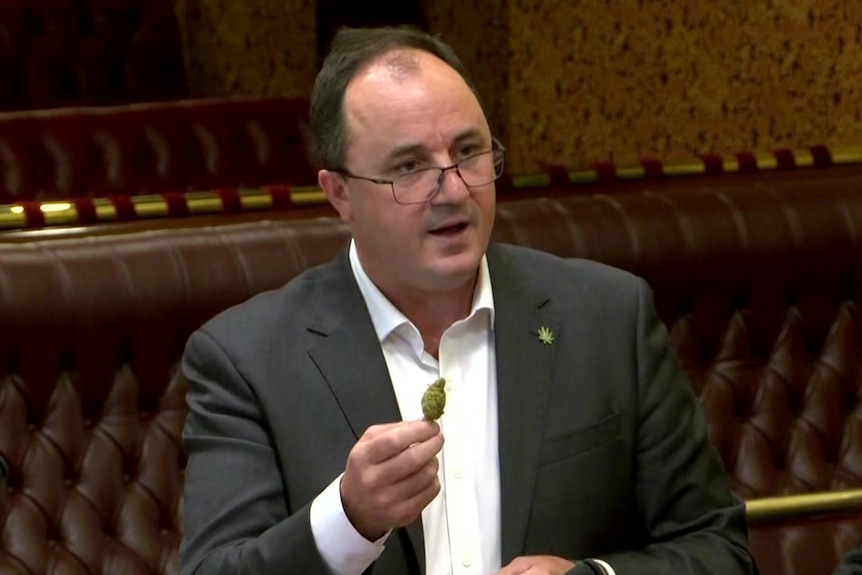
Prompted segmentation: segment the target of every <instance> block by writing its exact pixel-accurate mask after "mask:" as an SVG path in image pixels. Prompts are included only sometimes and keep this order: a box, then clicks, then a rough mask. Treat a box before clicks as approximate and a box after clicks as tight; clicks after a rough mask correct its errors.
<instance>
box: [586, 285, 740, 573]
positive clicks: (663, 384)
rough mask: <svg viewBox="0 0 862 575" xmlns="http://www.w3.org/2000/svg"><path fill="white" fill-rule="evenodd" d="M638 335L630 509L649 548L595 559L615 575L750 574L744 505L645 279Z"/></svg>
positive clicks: (640, 300) (640, 296)
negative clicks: (635, 505) (734, 491)
mask: <svg viewBox="0 0 862 575" xmlns="http://www.w3.org/2000/svg"><path fill="white" fill-rule="evenodd" d="M636 337H637V342H636V345H637V358H638V380H639V381H638V386H639V389H638V401H639V408H638V411H639V415H638V418H639V429H638V432H637V464H636V474H637V477H636V483H635V489H636V496H637V502H638V509H637V510H636V511H637V512H638V514H639V516H640V520H641V521H642V523H643V525H644V528H645V529H646V532H647V536H648V540H649V541H650V542H651V543H649V544H648V545H646V546H645V547H643V548H642V549H637V550H633V551H627V552H622V553H618V554H611V555H608V556H605V557H601V559H602V560H604V561H607V562H608V564H610V565H611V567H612V568H613V569H614V571H615V572H616V574H617V575H638V574H642V573H653V574H661V575H664V574H666V575H712V574H714V573H722V574H724V575H737V574H740V575H741V574H747V573H755V572H756V567H755V565H754V561H753V559H752V557H751V555H750V553H749V550H748V541H747V539H748V534H747V527H746V520H745V506H744V504H743V503H742V502H741V501H739V500H737V499H736V498H734V496H733V495H732V494H731V491H730V486H729V483H728V481H727V476H726V474H725V470H724V467H723V464H722V462H721V459H720V457H719V455H718V453H717V451H716V450H715V449H714V448H713V447H712V445H711V444H710V442H709V439H708V436H707V426H706V417H705V415H704V412H703V408H702V405H701V403H700V401H699V399H698V398H697V397H696V396H695V394H694V392H693V391H692V388H691V385H690V383H689V381H688V378H687V377H686V375H685V374H684V373H683V372H682V370H681V369H680V368H679V367H678V364H677V361H676V357H675V356H674V355H673V352H672V350H671V348H670V346H669V345H668V341H667V330H666V328H665V326H664V324H663V323H662V322H661V320H660V319H659V318H658V315H657V313H656V311H655V308H654V306H653V301H652V292H651V290H650V288H649V286H648V285H647V283H646V282H645V281H643V280H640V285H639V290H638V319H637V336H636Z"/></svg>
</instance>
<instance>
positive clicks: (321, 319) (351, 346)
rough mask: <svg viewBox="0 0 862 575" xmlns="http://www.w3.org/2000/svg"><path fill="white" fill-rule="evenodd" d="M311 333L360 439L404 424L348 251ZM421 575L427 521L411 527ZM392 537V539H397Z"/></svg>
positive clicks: (324, 278)
mask: <svg viewBox="0 0 862 575" xmlns="http://www.w3.org/2000/svg"><path fill="white" fill-rule="evenodd" d="M319 284H320V285H319V287H318V297H317V298H316V301H315V304H314V309H313V310H311V312H312V314H311V317H312V320H311V321H310V323H309V326H308V330H309V331H311V332H313V333H316V334H318V335H320V336H322V337H321V338H320V342H319V343H318V344H317V345H316V346H314V347H312V348H311V349H309V352H308V353H309V355H310V356H311V359H312V361H314V363H315V365H316V366H317V369H318V370H320V373H321V375H323V378H324V379H325V380H326V383H327V384H328V385H329V387H330V389H331V390H332V393H333V395H335V397H336V399H337V401H338V404H339V406H340V407H341V411H342V413H343V414H344V417H345V419H347V422H348V423H349V424H350V428H351V429H352V430H353V434H354V435H355V436H356V438H357V439H359V437H360V436H361V435H362V434H363V433H364V432H365V430H366V429H368V427H370V426H372V425H376V424H379V423H389V422H393V421H400V420H401V412H400V410H399V409H398V400H397V399H396V397H395V391H394V390H393V389H392V380H391V379H390V378H389V369H388V368H387V366H386V360H385V359H384V357H383V351H382V350H381V348H380V342H379V341H378V339H377V334H376V332H375V331H374V325H373V324H372V323H371V316H370V315H369V314H368V309H367V307H366V306H365V300H364V299H363V298H362V293H361V292H360V291H359V287H358V286H357V285H356V280H355V278H354V276H353V272H352V270H351V268H350V260H349V257H348V251H347V250H346V249H345V250H343V251H342V253H341V254H340V255H339V257H338V258H336V260H335V261H333V262H331V263H329V264H327V265H326V267H325V268H324V269H323V270H322V273H321V277H320V280H319ZM407 533H408V535H409V539H410V542H411V543H412V544H413V548H414V549H413V550H409V549H405V553H408V554H409V553H411V552H415V556H416V562H417V563H418V566H419V569H420V572H421V573H422V574H424V572H425V544H424V536H423V533H422V521H421V518H420V519H417V520H416V521H414V522H413V523H411V524H410V525H409V526H408V527H407ZM394 536H395V534H392V536H391V537H394Z"/></svg>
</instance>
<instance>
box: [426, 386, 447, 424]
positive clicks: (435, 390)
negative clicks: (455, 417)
mask: <svg viewBox="0 0 862 575" xmlns="http://www.w3.org/2000/svg"><path fill="white" fill-rule="evenodd" d="M445 386H446V380H445V379H444V378H442V377H441V378H440V379H438V380H437V381H435V382H434V383H432V384H431V385H429V386H428V389H426V390H425V393H423V394H422V414H423V415H424V416H425V419H427V420H428V421H434V420H436V419H440V416H442V415H443V408H444V407H446V390H445V389H444V387H445Z"/></svg>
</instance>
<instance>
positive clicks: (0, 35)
mask: <svg viewBox="0 0 862 575" xmlns="http://www.w3.org/2000/svg"><path fill="white" fill-rule="evenodd" d="M187 96H188V92H187V89H186V79H185V71H184V67H183V54H182V45H181V43H180V36H179V28H178V25H177V22H176V17H175V15H174V11H173V5H172V3H171V2H170V1H169V0H89V1H84V0H0V110H21V109H34V108H51V107H58V106H81V105H107V104H121V103H131V102H146V101H154V100H171V99H177V98H183V97H187Z"/></svg>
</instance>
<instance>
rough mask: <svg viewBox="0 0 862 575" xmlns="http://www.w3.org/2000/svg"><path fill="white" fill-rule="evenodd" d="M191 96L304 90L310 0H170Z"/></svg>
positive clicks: (310, 52)
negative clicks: (179, 32)
mask: <svg viewBox="0 0 862 575" xmlns="http://www.w3.org/2000/svg"><path fill="white" fill-rule="evenodd" d="M174 6H175V10H176V13H177V18H178V20H179V25H180V31H181V34H182V37H183V44H184V47H185V54H186V70H187V75H188V81H189V89H190V91H191V93H192V95H193V96H196V97H202V96H224V95H234V94H261V95H300V94H308V93H309V92H310V91H311V87H312V85H313V84H314V75H315V74H316V72H317V61H316V50H317V44H316V43H317V32H316V17H315V6H316V3H315V1H314V0H174Z"/></svg>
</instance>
